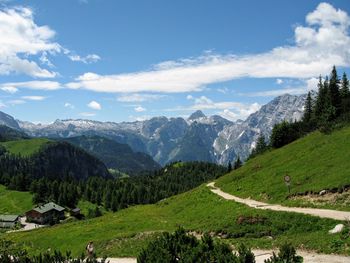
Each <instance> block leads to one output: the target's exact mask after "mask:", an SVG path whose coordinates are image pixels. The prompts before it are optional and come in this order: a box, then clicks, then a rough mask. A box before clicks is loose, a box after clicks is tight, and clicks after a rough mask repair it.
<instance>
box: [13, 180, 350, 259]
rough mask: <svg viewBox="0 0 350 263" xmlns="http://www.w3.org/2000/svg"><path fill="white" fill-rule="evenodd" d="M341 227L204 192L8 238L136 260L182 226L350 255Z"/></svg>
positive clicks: (35, 247)
mask: <svg viewBox="0 0 350 263" xmlns="http://www.w3.org/2000/svg"><path fill="white" fill-rule="evenodd" d="M337 223H338V222H336V221H334V220H330V219H321V218H316V217H311V216H307V215H301V214H291V213H285V212H272V211H263V210H254V209H252V208H249V207H246V206H244V205H241V204H237V203H234V202H231V201H227V200H224V199H222V198H220V197H218V196H216V195H215V194H213V193H211V192H210V191H209V189H208V188H207V187H205V186H201V187H199V188H196V189H194V190H192V191H190V192H186V193H184V194H181V195H178V196H174V197H171V198H169V199H166V200H164V201H161V202H159V203H157V204H155V205H142V206H141V205H140V206H134V207H130V208H128V209H125V210H121V211H119V212H117V213H108V214H106V215H104V216H102V217H99V218H95V219H91V220H84V221H76V222H71V223H66V224H61V225H57V226H54V227H50V228H45V229H36V230H34V231H31V232H19V233H11V234H8V235H6V237H7V238H9V239H11V240H13V241H15V242H16V243H24V245H25V247H26V248H27V249H28V250H29V251H30V252H31V253H38V252H42V251H45V250H47V249H48V248H51V249H52V250H53V249H59V250H62V251H65V250H71V251H72V252H73V253H74V254H75V255H78V254H80V253H82V252H84V248H85V246H86V244H87V242H88V241H90V240H93V241H94V243H95V245H96V248H97V253H98V254H99V255H101V256H102V255H107V256H114V257H117V256H136V255H137V254H138V253H139V252H140V250H141V248H142V247H144V246H145V245H146V244H147V243H148V242H149V240H150V239H151V238H152V237H154V236H155V235H157V233H159V232H160V231H174V230H175V229H176V228H177V227H178V226H179V225H181V226H183V227H185V229H188V230H193V231H196V232H202V231H209V232H214V233H216V234H221V235H225V238H226V240H227V241H228V242H230V243H232V244H238V243H240V242H244V243H246V244H248V245H250V246H254V247H262V248H268V247H276V246H278V245H280V244H281V243H284V242H285V241H289V242H292V243H293V244H294V245H295V246H297V247H302V248H307V249H312V250H316V251H319V252H324V253H334V252H335V253H342V254H348V255H350V250H349V247H350V238H349V237H347V238H345V239H344V238H343V234H335V235H330V234H328V231H329V230H330V229H332V228H333V227H334V226H335V225H336V224H337Z"/></svg>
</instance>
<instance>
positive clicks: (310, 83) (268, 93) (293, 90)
mask: <svg viewBox="0 0 350 263" xmlns="http://www.w3.org/2000/svg"><path fill="white" fill-rule="evenodd" d="M317 83H318V78H310V79H307V80H305V81H304V84H302V85H299V86H297V87H291V86H288V87H285V88H282V89H274V90H265V91H259V92H251V93H242V94H240V95H243V96H249V97H276V96H280V95H284V94H290V95H301V94H305V93H307V92H308V91H311V90H317Z"/></svg>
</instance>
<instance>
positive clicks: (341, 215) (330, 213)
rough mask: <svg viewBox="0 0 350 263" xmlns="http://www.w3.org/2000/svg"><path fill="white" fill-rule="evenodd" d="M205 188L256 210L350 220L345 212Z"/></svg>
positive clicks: (211, 185)
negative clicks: (294, 205)
mask: <svg viewBox="0 0 350 263" xmlns="http://www.w3.org/2000/svg"><path fill="white" fill-rule="evenodd" d="M207 186H208V187H210V188H211V189H210V190H211V191H212V192H213V193H215V194H217V195H219V196H221V197H223V198H224V199H227V200H233V201H235V202H237V203H241V204H245V205H248V206H250V207H252V208H256V209H268V210H274V211H285V212H295V213H302V214H307V215H313V216H319V217H323V218H331V219H336V220H342V221H343V220H350V212H346V211H337V210H330V209H318V208H303V207H288V206H282V205H273V204H268V203H263V202H259V201H255V200H252V199H244V198H240V197H237V196H234V195H231V194H229V193H225V192H223V191H222V190H221V189H220V188H217V187H215V183H214V182H211V183H209V184H207ZM349 262H350V261H349Z"/></svg>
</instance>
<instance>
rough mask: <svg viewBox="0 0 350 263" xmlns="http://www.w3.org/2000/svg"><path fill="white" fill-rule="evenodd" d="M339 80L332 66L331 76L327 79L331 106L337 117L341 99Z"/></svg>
mask: <svg viewBox="0 0 350 263" xmlns="http://www.w3.org/2000/svg"><path fill="white" fill-rule="evenodd" d="M339 85H340V80H339V78H338V74H337V70H336V68H335V66H333V69H332V72H331V76H330V79H329V92H330V99H331V105H332V106H333V107H334V109H335V116H334V117H337V116H339V114H340V111H341V99H340V91H339Z"/></svg>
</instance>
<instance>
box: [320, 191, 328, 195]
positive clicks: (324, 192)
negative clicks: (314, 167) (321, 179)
mask: <svg viewBox="0 0 350 263" xmlns="http://www.w3.org/2000/svg"><path fill="white" fill-rule="evenodd" d="M325 194H327V190H322V191H321V192H319V195H325Z"/></svg>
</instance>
